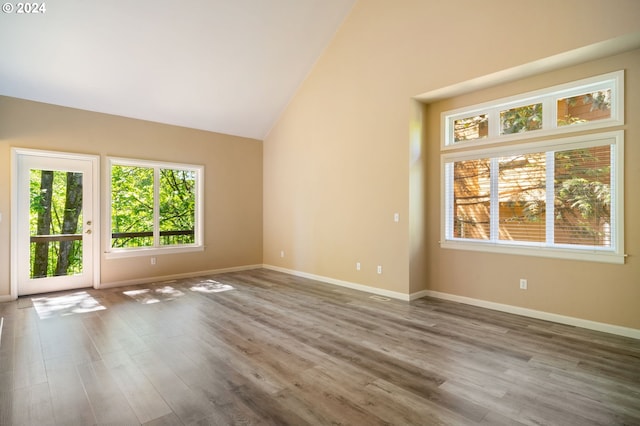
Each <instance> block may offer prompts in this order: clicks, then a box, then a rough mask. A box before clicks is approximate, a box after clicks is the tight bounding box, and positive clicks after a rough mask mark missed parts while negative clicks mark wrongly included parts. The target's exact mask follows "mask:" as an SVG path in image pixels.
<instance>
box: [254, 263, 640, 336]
mask: <svg viewBox="0 0 640 426" xmlns="http://www.w3.org/2000/svg"><path fill="white" fill-rule="evenodd" d="M262 267H263V268H265V269H271V270H273V271H278V272H283V273H285V274H289V275H294V276H297V277H303V278H309V279H312V280H316V281H321V282H326V283H329V284H335V285H338V286H341V287H347V288H351V289H354V290H360V291H364V292H367V293H373V294H377V295H380V296H385V297H390V298H392V299H398V300H403V301H412V300H416V299H420V298H421V297H426V296H429V297H435V298H437V299H444V300H450V301H452V302H458V303H464V304H466V305H473V306H478V307H481V308H487V309H492V310H494V311H500V312H507V313H510V314H516V315H521V316H525V317H530V318H536V319H541V320H545V321H551V322H557V323H559V324H565V325H571V326H575V327H582V328H586V329H589V330H595V331H602V332H605V333H610V334H616V335H618V336H624V337H631V338H633V339H640V330H638V329H635V328H629V327H622V326H618V325H612V324H606V323H602V322H596V321H590V320H585V319H581V318H574V317H569V316H565V315H558V314H553V313H549V312H544V311H538V310H535V309H528V308H521V307H518V306H513V305H505V304H502V303H495V302H489V301H486V300H481V299H473V298H471V297H465V296H456V295H455V294H449V293H442V292H439V291H433V290H422V291H418V292H415V293H411V294H405V293H400V292H395V291H389V290H384V289H379V288H375V287H369V286H367V285H363V284H356V283H352V282H349V281H342V280H337V279H334V278H329V277H323V276H321V275H315V274H310V273H307V272H301V271H296V270H293V269H287V268H281V267H279V266H273V265H262Z"/></svg>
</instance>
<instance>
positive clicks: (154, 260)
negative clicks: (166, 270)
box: [151, 256, 156, 265]
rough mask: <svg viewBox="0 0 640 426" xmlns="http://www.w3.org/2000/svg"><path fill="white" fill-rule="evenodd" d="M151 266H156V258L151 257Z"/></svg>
mask: <svg viewBox="0 0 640 426" xmlns="http://www.w3.org/2000/svg"><path fill="white" fill-rule="evenodd" d="M151 264H152V265H155V264H156V257H155V256H153V257H151Z"/></svg>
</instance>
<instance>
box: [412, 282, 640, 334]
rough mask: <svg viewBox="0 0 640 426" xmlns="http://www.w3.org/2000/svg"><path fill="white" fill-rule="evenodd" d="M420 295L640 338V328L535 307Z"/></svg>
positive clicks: (431, 293) (433, 293)
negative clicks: (539, 309) (555, 312)
mask: <svg viewBox="0 0 640 426" xmlns="http://www.w3.org/2000/svg"><path fill="white" fill-rule="evenodd" d="M416 294H420V297H424V296H429V297H435V298H437V299H444V300H450V301H452V302H458V303H464V304H466V305H473V306H479V307H481V308H487V309H492V310H494V311H500V312H507V313H510V314H516V315H522V316H525V317H530V318H536V319H541V320H545V321H552V322H557V323H560V324H565V325H571V326H575V327H582V328H586V329H589V330H595V331H602V332H605V333H610V334H616V335H618V336H624V337H631V338H633V339H640V330H638V329H635V328H629V327H622V326H619V325H613V324H606V323H602V322H596V321H590V320H585V319H581V318H575V317H569V316H565V315H559V314H553V313H550V312H544V311H538V310H535V309H528V308H521V307H518V306H513V305H505V304H502V303H495V302H489V301H486V300H481V299H473V298H471V297H465V296H457V295H455V294H449V293H441V292H439V291H433V290H423V291H421V292H419V293H416Z"/></svg>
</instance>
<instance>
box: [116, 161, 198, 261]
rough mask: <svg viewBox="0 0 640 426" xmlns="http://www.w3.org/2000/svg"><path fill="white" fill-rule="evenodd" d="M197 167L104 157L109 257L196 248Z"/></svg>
mask: <svg viewBox="0 0 640 426" xmlns="http://www.w3.org/2000/svg"><path fill="white" fill-rule="evenodd" d="M202 175H203V167H202V166H193V165H187V164H171V163H159V162H150V161H141V160H128V159H119V158H111V159H109V179H108V181H109V182H110V185H109V194H110V204H109V206H110V208H109V210H108V217H109V221H108V223H109V236H110V238H109V246H108V249H107V252H108V253H109V254H110V255H118V256H133V255H143V254H144V255H148V254H151V253H150V251H154V250H155V251H157V252H158V253H168V252H181V251H185V250H187V251H188V250H202V248H203V246H202V241H203V238H202V235H203V227H202V223H201V218H202V179H203V177H202Z"/></svg>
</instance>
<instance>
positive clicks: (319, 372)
mask: <svg viewBox="0 0 640 426" xmlns="http://www.w3.org/2000/svg"><path fill="white" fill-rule="evenodd" d="M0 318H3V320H2V322H3V330H2V338H1V339H2V340H1V341H0V424H1V425H65V426H66V425H93V424H100V425H137V424H145V425H234V424H240V425H334V424H335V425H367V426H369V425H580V426H584V425H640V341H638V340H634V339H628V338H624V337H619V336H613V335H608V334H605V333H598V332H594V331H589V330H584V329H579V328H575V327H570V326H565V325H560V324H555V323H550V322H546V321H540V320H535V319H529V318H523V317H519V316H515V315H510V314H506V313H501V312H495V311H490V310H485V309H482V308H477V307H472V306H467V305H461V304H456V303H453V302H448V301H442V300H436V299H429V298H425V299H420V300H417V301H414V302H411V303H407V302H401V301H396V300H380V298H372V297H371V295H370V294H367V293H362V292H357V291H353V290H349V289H345V288H340V287H335V286H332V285H329V284H324V283H318V282H315V281H311V280H307V279H303V278H298V277H293V276H290V275H286V274H282V273H278V272H274V271H269V270H264V269H256V270H251V271H244V272H235V273H229V274H222V275H215V276H206V277H200V278H189V279H184V280H177V281H170V282H159V283H155V284H152V285H141V286H136V287H126V288H115V289H109V290H86V291H84V290H79V291H73V292H66V293H53V294H47V295H39V296H34V297H27V298H21V299H19V300H18V301H16V302H9V303H3V304H0Z"/></svg>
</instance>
